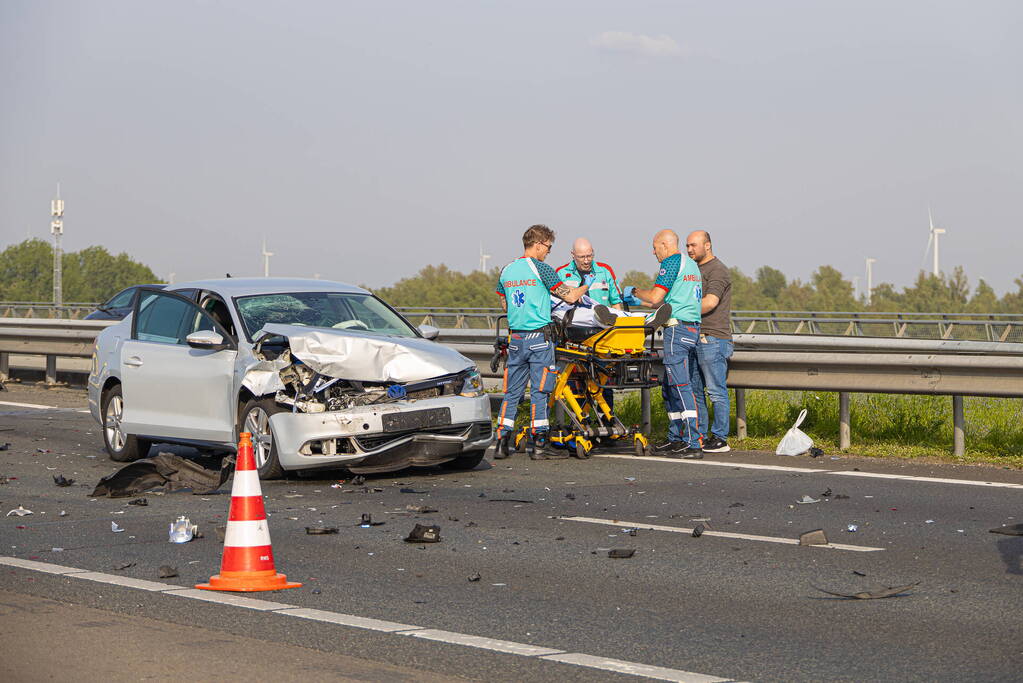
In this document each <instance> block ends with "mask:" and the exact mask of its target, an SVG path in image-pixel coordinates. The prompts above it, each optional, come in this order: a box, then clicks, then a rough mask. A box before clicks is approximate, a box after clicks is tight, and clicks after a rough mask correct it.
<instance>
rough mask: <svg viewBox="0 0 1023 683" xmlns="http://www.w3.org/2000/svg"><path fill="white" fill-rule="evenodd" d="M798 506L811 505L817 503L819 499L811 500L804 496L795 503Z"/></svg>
mask: <svg viewBox="0 0 1023 683" xmlns="http://www.w3.org/2000/svg"><path fill="white" fill-rule="evenodd" d="M796 502H797V503H799V504H800V505H812V504H813V503H819V502H821V501H820V498H811V497H810V496H807V495H804V496H803V497H802V498H800V499H799V500H797V501H796Z"/></svg>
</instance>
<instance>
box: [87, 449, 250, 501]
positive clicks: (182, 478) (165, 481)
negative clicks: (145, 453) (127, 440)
mask: <svg viewBox="0 0 1023 683" xmlns="http://www.w3.org/2000/svg"><path fill="white" fill-rule="evenodd" d="M233 471H234V456H233V455H229V456H227V457H226V458H224V459H223V460H222V461H221V467H220V469H219V470H208V469H206V468H205V467H203V466H201V465H198V464H196V463H194V462H192V461H191V460H187V459H185V458H182V457H181V456H177V455H174V454H173V453H157V454H156V456H155V457H152V458H145V459H144V460H136V461H135V462H133V463H130V464H128V465H125V466H124V467H122V468H121V469H119V470H117V471H116V472H114V473H113V474H108V475H107V476H105V477H103V478H102V479H100V480H99V483H98V484H97V485H96V488H95V489H94V490H93V492H92V493H91V494H90V497H92V498H95V497H97V496H107V497H108V498H127V497H129V496H134V495H136V494H139V493H142V492H143V491H148V490H149V489H152V488H156V487H157V486H166V487H167V490H168V491H175V490H177V489H183V488H187V489H191V490H192V493H193V494H196V495H200V494H207V493H213V492H214V491H216V490H217V489H219V488H220V487H221V486H223V485H224V482H225V481H227V478H228V477H229V476H231V472H233Z"/></svg>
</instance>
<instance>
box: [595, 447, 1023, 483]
mask: <svg viewBox="0 0 1023 683" xmlns="http://www.w3.org/2000/svg"><path fill="white" fill-rule="evenodd" d="M594 457H597V458H623V459H626V460H652V461H655V462H670V463H672V464H675V465H717V466H720V467H734V468H735V469H743V470H778V471H780V472H810V473H817V474H839V475H842V476H845V477H873V478H877V479H903V480H905V481H922V482H927V483H931V484H964V485H967V486H992V487H996V488H1006V489H1023V484H1009V483H1005V482H998V481H977V480H975V479H946V478H944V477H914V476H911V475H908V474H882V473H880V472H853V471H852V470H828V469H819V468H818V469H813V468H809V467H785V466H784V465H756V464H753V463H745V462H722V461H720V460H674V459H672V458H658V457H656V456H635V455H619V454H615V453H602V454H599V455H595V456H594Z"/></svg>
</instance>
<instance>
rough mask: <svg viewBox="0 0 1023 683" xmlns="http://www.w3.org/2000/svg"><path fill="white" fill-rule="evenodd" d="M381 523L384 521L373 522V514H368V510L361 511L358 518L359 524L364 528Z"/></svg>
mask: <svg viewBox="0 0 1023 683" xmlns="http://www.w3.org/2000/svg"><path fill="white" fill-rule="evenodd" d="M383 524H384V522H374V521H373V515H371V514H369V513H368V512H363V513H362V517H361V518H360V519H359V526H361V527H362V528H364V529H368V528H369V527H371V526H381V525H383Z"/></svg>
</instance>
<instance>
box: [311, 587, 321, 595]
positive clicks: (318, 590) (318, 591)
mask: <svg viewBox="0 0 1023 683" xmlns="http://www.w3.org/2000/svg"><path fill="white" fill-rule="evenodd" d="M322 592H323V591H321V590H320V589H319V588H314V589H313V590H312V594H313V595H319V594H320V593H322Z"/></svg>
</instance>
